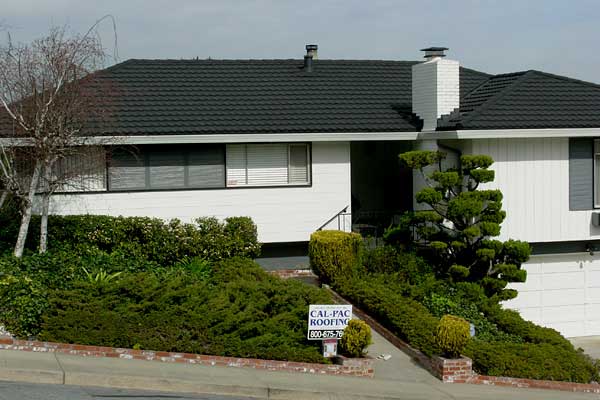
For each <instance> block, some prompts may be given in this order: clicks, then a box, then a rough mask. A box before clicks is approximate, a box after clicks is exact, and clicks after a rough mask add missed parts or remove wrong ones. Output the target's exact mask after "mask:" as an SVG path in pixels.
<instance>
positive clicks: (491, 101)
mask: <svg viewBox="0 0 600 400" xmlns="http://www.w3.org/2000/svg"><path fill="white" fill-rule="evenodd" d="M532 72H533V70H528V71H520V72H512V73H508V74H498V75H494V76H492V77H490V79H488V80H487V81H486V82H489V81H490V80H491V79H493V78H496V77H504V76H511V75H513V76H516V75H520V76H519V77H518V78H517V79H515V81H514V82H512V83H511V84H510V85H508V86H507V87H505V88H504V89H502V90H501V91H500V93H498V94H497V95H496V96H493V97H492V98H490V99H488V100H486V101H485V102H484V103H483V104H482V105H481V106H479V107H478V108H477V109H476V110H473V112H472V113H470V114H469V116H467V118H465V119H464V121H462V122H463V124H466V123H467V122H470V121H472V120H473V119H474V118H475V117H476V116H479V115H481V114H482V113H483V112H484V111H485V110H487V109H488V108H490V107H491V106H492V105H494V104H496V103H497V102H498V101H500V99H502V98H503V97H505V96H506V95H507V94H508V93H510V92H512V91H513V89H514V88H515V87H516V86H517V85H518V84H519V83H520V82H523V81H524V80H526V79H527V77H528V76H531V73H532ZM484 83H485V82H484ZM480 86H481V85H480ZM480 86H478V88H479V87H480ZM473 92H474V90H472V91H471V92H469V94H471V93H473ZM465 97H466V96H465Z"/></svg>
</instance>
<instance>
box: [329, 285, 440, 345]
mask: <svg viewBox="0 0 600 400" xmlns="http://www.w3.org/2000/svg"><path fill="white" fill-rule="evenodd" d="M335 289H336V290H337V291H338V293H340V294H341V295H342V296H344V297H346V298H347V299H349V300H350V301H351V302H352V303H353V304H355V305H356V306H357V307H360V308H361V309H363V310H365V311H366V312H368V313H369V315H371V316H372V317H374V318H376V319H377V321H378V322H379V323H381V324H382V325H383V326H385V327H386V328H388V329H389V330H390V331H392V333H394V334H395V335H396V336H398V337H399V338H401V339H402V340H404V341H406V342H408V343H409V344H411V345H412V346H413V347H415V348H417V349H419V350H421V351H422V352H423V353H425V354H427V355H430V356H431V355H433V354H439V353H440V350H439V347H438V346H437V344H436V343H435V340H434V336H433V334H434V332H435V329H436V327H437V324H438V319H437V318H435V317H434V316H433V315H431V314H430V313H429V311H428V310H427V308H425V307H424V306H423V305H421V304H419V303H418V302H416V301H414V300H411V299H409V298H407V297H405V296H404V295H403V294H402V293H399V292H398V291H397V290H395V288H394V286H393V285H389V283H388V281H386V280H385V277H384V276H380V277H371V276H360V277H359V276H354V277H351V278H348V279H340V280H338V281H336V285H335Z"/></svg>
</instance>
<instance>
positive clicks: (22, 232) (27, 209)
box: [14, 161, 42, 258]
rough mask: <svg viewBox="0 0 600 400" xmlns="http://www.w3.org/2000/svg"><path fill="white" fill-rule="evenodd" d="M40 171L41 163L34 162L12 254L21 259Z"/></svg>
mask: <svg viewBox="0 0 600 400" xmlns="http://www.w3.org/2000/svg"><path fill="white" fill-rule="evenodd" d="M41 169H42V164H41V162H40V161H36V162H35V166H34V167H33V173H32V174H31V182H30V183H29V193H28V195H27V198H26V199H25V204H24V205H23V215H22V216H21V227H20V228H19V235H18V236H17V243H16V244H15V252H14V254H15V257H17V258H21V257H23V250H24V249H25V241H26V240H27V232H28V231H29V222H31V213H32V212H33V201H34V200H35V193H36V191H37V186H38V182H39V180H40V172H41Z"/></svg>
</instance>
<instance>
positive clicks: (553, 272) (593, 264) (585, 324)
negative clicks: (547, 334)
mask: <svg viewBox="0 0 600 400" xmlns="http://www.w3.org/2000/svg"><path fill="white" fill-rule="evenodd" d="M523 267H524V268H525V269H526V270H527V281H526V282H525V283H514V284H511V285H510V287H512V288H514V289H517V290H518V291H519V295H518V296H517V298H516V299H513V300H511V301H508V302H506V303H505V306H506V307H508V308H512V309H515V310H518V311H520V313H521V315H522V316H523V318H525V319H528V320H530V321H533V322H535V323H537V324H539V325H542V326H547V327H550V328H554V329H556V330H557V331H559V332H560V333H562V334H563V335H564V336H567V337H574V336H590V335H600V255H594V256H590V255H589V254H588V253H579V254H568V255H544V256H534V257H531V259H530V261H529V262H528V263H527V264H524V265H523Z"/></svg>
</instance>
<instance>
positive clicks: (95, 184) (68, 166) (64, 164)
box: [15, 146, 106, 193]
mask: <svg viewBox="0 0 600 400" xmlns="http://www.w3.org/2000/svg"><path fill="white" fill-rule="evenodd" d="M34 165H35V162H34V160H33V159H32V158H31V156H30V155H29V153H28V152H27V151H26V150H20V149H19V150H17V151H16V152H15V169H16V171H17V172H18V173H19V181H20V182H19V185H21V187H22V188H29V185H30V182H31V175H32V174H33V168H34ZM37 190H38V191H39V192H45V191H47V190H51V191H52V192H53V193H66V192H90V191H104V190H106V152H105V150H104V148H103V147H98V146H77V147H72V148H70V149H68V154H64V155H63V156H62V157H61V158H59V159H57V160H56V161H55V162H54V163H53V164H52V168H51V172H50V174H49V175H45V174H40V177H39V183H38V188H37Z"/></svg>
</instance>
